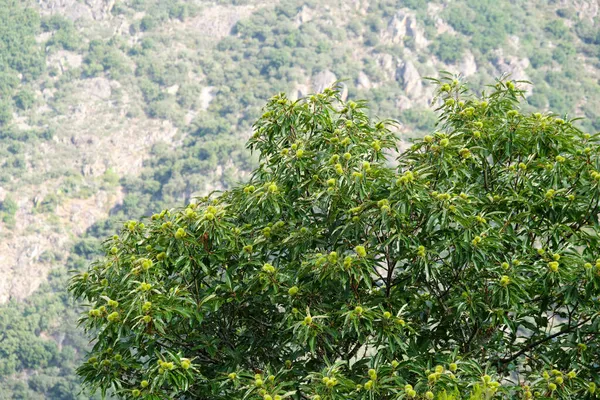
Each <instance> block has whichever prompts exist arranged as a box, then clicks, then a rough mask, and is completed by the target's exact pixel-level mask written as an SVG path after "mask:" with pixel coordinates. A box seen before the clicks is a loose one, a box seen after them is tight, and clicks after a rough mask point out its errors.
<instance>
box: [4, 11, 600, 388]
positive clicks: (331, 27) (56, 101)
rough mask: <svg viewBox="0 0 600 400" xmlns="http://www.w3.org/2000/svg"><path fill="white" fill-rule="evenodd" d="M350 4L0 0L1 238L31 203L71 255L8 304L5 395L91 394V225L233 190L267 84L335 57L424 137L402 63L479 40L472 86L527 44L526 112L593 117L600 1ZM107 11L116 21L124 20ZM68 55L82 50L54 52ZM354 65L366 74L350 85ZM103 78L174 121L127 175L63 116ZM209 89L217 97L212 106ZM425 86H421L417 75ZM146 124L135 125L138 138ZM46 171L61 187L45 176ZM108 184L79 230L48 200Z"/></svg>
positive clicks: (357, 91) (13, 230)
mask: <svg viewBox="0 0 600 400" xmlns="http://www.w3.org/2000/svg"><path fill="white" fill-rule="evenodd" d="M92 3H93V2H92ZM74 4H75V5H77V4H82V3H78V2H74ZM347 4H348V2H340V1H328V2H325V3H324V2H318V1H311V0H309V1H301V0H290V1H284V2H280V3H272V2H265V3H261V2H258V1H251V0H219V1H217V2H216V5H215V4H213V3H211V4H209V3H206V2H201V1H181V0H168V1H159V0H135V1H117V2H116V3H115V5H114V6H113V7H112V9H110V10H105V14H106V16H105V19H102V18H101V17H99V16H98V17H94V18H98V19H94V18H87V19H86V18H80V17H78V16H77V15H76V13H75V12H72V10H71V9H68V8H64V9H62V8H58V9H57V10H56V11H52V12H51V11H48V10H45V9H44V8H43V7H41V6H40V4H38V3H36V2H27V1H21V2H17V1H13V0H0V21H2V22H3V23H2V25H1V26H0V155H1V156H2V157H1V161H0V163H1V169H0V186H1V187H2V189H3V193H5V194H6V197H3V200H2V202H1V205H0V216H1V219H2V233H1V234H2V235H3V238H2V240H4V241H7V240H10V238H12V237H14V236H15V234H17V233H18V232H21V230H24V229H25V228H24V227H22V226H20V224H19V218H21V219H22V218H23V217H24V216H25V215H27V216H30V217H32V218H34V219H35V220H37V221H43V224H44V225H45V226H46V225H47V226H49V227H50V228H49V229H51V230H53V231H58V232H62V233H61V234H62V235H64V236H65V237H67V238H69V243H70V244H69V245H68V246H67V248H68V250H69V251H68V252H63V251H59V250H56V251H44V252H43V253H42V254H41V255H39V257H38V258H39V262H41V263H45V264H47V265H51V266H53V270H52V272H51V274H50V276H49V280H48V283H46V284H43V285H42V286H41V287H40V289H39V290H38V291H37V292H36V293H34V294H33V295H32V296H30V297H29V298H28V299H27V300H25V301H11V302H9V303H7V304H4V305H1V306H0V321H2V322H1V323H2V324H3V325H2V327H1V328H2V329H0V332H2V334H1V335H0V360H2V361H0V387H2V388H3V389H4V388H7V389H6V390H4V391H3V392H2V393H0V399H3V398H6V399H13V398H15V399H19V398H23V399H37V398H40V399H41V398H53V399H71V398H88V397H89V396H86V395H84V394H79V384H78V381H77V379H76V378H75V377H74V375H73V366H74V365H75V363H77V362H78V361H79V360H81V357H82V356H83V354H82V353H83V349H85V348H86V343H87V341H86V340H85V339H83V338H82V337H81V336H79V335H78V334H77V333H75V328H74V326H75V323H76V322H75V315H76V311H77V307H76V305H75V304H73V303H72V302H71V301H70V300H69V299H68V297H67V295H66V294H65V289H64V285H65V282H66V279H67V276H68V272H67V271H68V270H81V269H82V268H83V267H84V266H85V265H86V264H87V263H88V262H90V261H91V260H93V259H95V258H96V257H97V256H98V255H99V252H100V248H101V243H100V240H101V238H103V237H106V236H107V235H110V234H112V233H113V232H115V231H116V229H117V227H118V226H120V224H121V222H122V221H124V220H127V219H129V218H139V217H140V216H142V215H150V214H151V213H153V212H154V211H156V210H157V209H160V208H167V207H173V206H176V205H180V204H183V202H184V201H188V200H189V198H190V197H191V196H192V194H193V193H195V192H197V191H205V190H207V189H210V188H215V187H216V188H227V187H230V186H231V185H232V184H233V183H234V182H236V181H238V180H239V179H240V178H241V177H244V176H245V173H244V171H249V170H250V169H251V167H252V166H253V165H254V163H255V160H254V159H253V158H252V157H251V155H250V154H249V153H248V152H247V151H246V150H244V149H243V143H244V142H245V139H246V138H247V137H248V135H249V133H250V126H251V124H252V123H253V122H254V121H255V120H256V119H257V118H258V117H259V116H260V115H261V112H260V107H261V106H262V105H263V104H264V102H265V101H266V99H267V98H269V97H270V96H271V95H273V94H274V93H276V92H279V91H284V92H288V93H289V92H292V91H295V90H296V89H297V88H298V85H299V84H300V85H302V84H304V83H306V82H307V80H308V81H311V80H314V79H313V78H314V77H315V76H316V75H317V74H319V73H321V72H323V71H331V72H333V73H334V74H335V75H336V77H338V78H343V79H347V80H346V81H345V84H346V86H347V90H348V96H349V97H350V98H354V99H357V98H360V99H367V100H369V103H370V104H371V109H370V111H369V112H370V114H371V115H373V116H380V117H386V118H388V117H389V118H396V119H398V120H399V121H401V123H402V128H401V133H402V134H403V135H404V137H405V138H406V137H410V136H422V135H423V134H424V133H425V132H428V131H431V130H432V129H433V128H434V124H435V121H436V118H435V114H434V112H433V111H432V110H431V109H430V108H429V107H428V105H427V104H426V103H425V102H423V101H419V98H409V97H410V95H411V93H409V92H407V88H410V86H407V84H408V83H409V82H406V81H405V74H403V67H402V65H400V64H398V65H397V60H401V61H403V62H405V61H410V62H411V63H412V64H413V65H414V66H415V67H416V69H417V70H418V71H419V73H420V75H421V76H425V75H435V74H436V73H437V71H438V70H439V69H450V70H454V71H460V70H461V68H463V62H464V59H465V57H466V56H468V55H469V54H472V55H473V59H474V61H475V64H476V66H477V72H476V73H475V74H474V75H472V76H470V77H469V80H470V82H471V83H472V86H473V87H474V88H475V89H482V88H483V84H484V83H488V82H490V81H492V78H493V77H496V76H498V75H500V74H501V72H502V68H501V67H502V66H505V65H508V64H510V65H513V66H514V65H515V63H521V62H522V61H523V60H525V59H527V60H528V61H529V66H527V67H523V68H522V69H523V71H524V72H525V73H526V74H527V76H528V77H529V78H530V80H531V81H533V82H534V83H535V86H534V88H533V91H532V93H531V94H530V95H529V96H528V103H529V105H527V104H524V105H523V108H524V109H525V110H527V109H528V108H529V107H531V108H535V109H540V110H544V109H548V108H550V109H552V110H553V111H555V112H557V113H560V114H564V113H569V114H571V115H577V116H584V117H586V119H585V120H583V121H580V122H578V124H580V126H582V127H584V128H585V129H586V130H589V131H595V130H598V129H600V118H599V115H598V113H599V112H600V111H599V110H600V107H599V106H600V89H599V86H598V85H597V82H598V66H599V64H598V63H599V57H600V53H599V49H600V46H598V45H599V44H600V31H599V29H600V28H598V27H599V24H598V23H597V16H594V15H592V14H593V13H590V12H586V11H585V10H586V9H584V8H583V7H584V6H585V4H586V2H573V3H572V4H571V5H569V6H562V5H561V4H562V3H558V2H553V1H545V0H536V1H526V0H516V1H511V2H509V1H477V0H465V1H456V2H449V3H446V2H441V1H440V2H438V1H429V2H427V1H421V0H409V1H400V0H399V1H391V0H373V1H370V2H368V4H367V3H364V4H363V3H361V2H357V4H358V6H357V7H349V6H348V5H347ZM215 7H217V8H215ZM218 7H221V8H218ZM432 7H433V8H432ZM436 7H437V8H436ZM215 9H216V10H234V11H233V12H234V14H235V15H236V18H235V19H234V20H233V23H231V22H230V20H229V19H227V18H225V17H222V16H221V14H219V13H216V12H215V11H214V10H215ZM399 10H402V11H401V13H400V14H399ZM100 14H101V13H98V14H97V15H100ZM407 14H409V15H412V16H414V18H415V21H416V24H417V28H418V29H417V32H418V33H413V34H406V35H405V36H403V37H402V38H401V40H399V41H393V40H391V39H390V35H392V33H393V29H391V28H390V26H391V25H392V22H393V20H394V18H395V17H396V18H397V19H400V20H402V16H403V15H407ZM225 15H229V14H226V13H225ZM207 18H214V19H213V20H211V21H215V24H214V25H223V26H225V28H224V32H225V33H224V34H220V33H219V34H212V33H207V32H205V31H202V30H201V27H202V26H203V25H206V24H207V20H206V19H207ZM437 19H440V20H441V21H442V24H441V25H440V23H439V21H437ZM116 21H124V22H123V25H122V28H118V29H117V28H116V26H117V25H118V24H117V22H116ZM436 21H437V22H436ZM217 22H218V23H217ZM230 24H232V26H231V27H230V29H229V25H230ZM440 27H442V28H444V29H445V31H444V32H442V30H443V29H441V28H440ZM119 29H120V30H119ZM117 32H118V33H117ZM61 57H63V58H64V57H70V58H68V59H69V60H80V61H81V62H80V64H78V63H75V62H74V63H73V65H68V64H69V63H68V62H66V63H65V62H62V61H61V62H56V60H57V59H61V60H62V58H61ZM389 60H392V64H391V65H392V66H391V67H390V65H389ZM513 61H514V62H513ZM511 62H513V63H512V64H511ZM522 65H527V63H524V64H522ZM363 74H364V75H365V76H366V77H367V78H368V80H369V81H370V82H371V87H369V88H367V87H365V86H364V85H359V84H358V78H359V75H360V76H362V75H363ZM98 80H100V81H102V82H104V81H106V82H109V83H110V84H111V85H113V86H112V87H113V89H112V90H111V93H110V97H109V98H108V99H107V100H106V102H107V103H110V107H112V109H114V110H115V111H114V115H117V114H118V112H119V111H121V110H123V112H124V114H125V116H124V119H125V120H127V121H134V122H132V123H133V124H137V123H138V122H140V121H146V120H148V121H150V122H151V123H156V124H158V123H160V124H163V123H164V124H166V125H165V126H173V127H174V128H175V129H176V132H177V133H176V135H175V136H173V137H171V138H168V139H164V140H158V141H156V142H153V143H154V144H153V145H152V147H151V149H149V151H148V154H147V156H146V157H145V158H144V163H143V166H142V168H141V169H139V170H135V172H134V173H133V172H132V173H124V172H119V173H117V172H115V171H123V170H125V171H126V170H127V168H126V167H127V166H125V167H123V166H119V165H113V166H111V167H114V169H110V168H109V169H107V171H106V172H105V173H103V174H101V175H98V176H93V175H89V174H86V173H84V172H83V169H82V167H81V165H80V163H75V162H71V159H72V158H73V157H75V156H77V154H78V152H83V149H84V148H85V145H83V146H82V147H74V146H73V145H72V143H73V142H77V141H78V140H92V139H88V138H85V135H84V134H83V133H81V134H80V133H79V132H77V131H75V132H73V131H70V130H69V128H70V127H69V126H68V125H69V124H66V123H65V122H64V121H65V119H64V118H65V117H67V116H70V115H72V114H73V113H75V112H76V111H77V108H78V107H79V105H78V104H79V103H80V102H81V98H80V97H78V96H80V95H81V94H82V91H83V96H87V97H93V94H94V91H93V90H90V89H89V88H88V89H82V88H85V87H86V86H85V85H86V84H88V83H90V82H97V81H98ZM309 83H310V82H309ZM206 88H211V89H210V93H212V96H213V98H212V101H210V102H209V104H208V106H207V107H205V106H206V104H204V103H203V100H202V98H203V97H202V93H203V90H206ZM404 96H405V97H407V98H406V99H404V98H403V97H404ZM421 97H422V98H426V97H427V87H426V89H425V90H424V92H423V93H421ZM94 112H95V110H91V111H90V113H89V114H85V115H87V117H89V116H90V115H92V114H93V113H94ZM82 118H86V117H82ZM117 120H118V119H117V118H115V119H114V120H111V121H108V122H109V123H108V124H107V126H106V127H104V126H103V124H106V123H107V121H94V124H98V125H97V126H96V127H95V128H94V129H95V131H94V132H95V135H96V136H95V138H96V139H94V140H100V139H101V138H102V137H103V136H104V135H115V136H117V137H118V136H120V135H122V134H121V131H120V130H119V129H120V126H119V125H118V124H117V123H116V122H115V121H117ZM110 122H115V123H114V124H113V125H111V123H110ZM101 124H102V125H101ZM159 126H163V125H159ZM142 129H143V128H140V131H141V130H142ZM158 130H159V129H157V131H158ZM65 132H68V133H65ZM138 133H139V135H141V133H142V132H136V135H130V136H128V138H127V140H129V141H130V142H132V143H134V144H135V143H137V142H136V140H137V141H141V140H142V139H139V138H137V137H136V136H137V134H138ZM86 134H87V133H86ZM80 136H81V138H80ZM84 143H86V142H84ZM138 147H139V146H138ZM131 148H137V147H136V146H132V147H131ZM132 151H133V150H132ZM81 157H82V158H84V157H83V156H81ZM119 167H120V169H119ZM215 171H219V172H218V173H216V172H215ZM47 182H52V185H51V186H54V185H57V186H59V187H60V189H59V190H54V189H53V190H48V188H47V187H46V186H44V185H49V184H48V183H47ZM57 182H58V183H57ZM101 191H107V192H110V193H123V201H122V202H120V203H119V204H118V205H115V206H114V207H112V208H111V210H110V212H109V213H108V217H107V218H106V219H100V220H98V221H96V222H95V223H94V224H93V225H92V226H91V227H90V228H89V229H87V231H86V232H85V234H84V235H78V234H74V233H73V232H72V231H69V230H68V229H67V228H65V227H66V226H68V224H67V223H66V222H65V219H64V218H63V217H61V216H60V215H59V213H58V212H57V211H58V209H59V208H60V207H61V206H62V205H64V204H66V203H68V202H69V201H71V200H73V199H88V198H93V196H95V195H97V194H98V193H99V192H101ZM24 193H27V196H28V197H27V199H26V200H23V199H22V197H23V196H24ZM40 193H41V194H40ZM29 229H30V230H31V229H32V228H29ZM28 232H29V231H28ZM15 338H19V340H16V339H15ZM28 348H34V349H36V351H35V352H33V353H31V352H29V353H28V350H27V349H28Z"/></svg>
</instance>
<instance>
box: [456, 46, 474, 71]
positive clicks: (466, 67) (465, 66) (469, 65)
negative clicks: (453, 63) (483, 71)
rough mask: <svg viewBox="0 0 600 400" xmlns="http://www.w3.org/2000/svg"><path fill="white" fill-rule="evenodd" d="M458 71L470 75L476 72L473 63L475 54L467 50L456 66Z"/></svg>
mask: <svg viewBox="0 0 600 400" xmlns="http://www.w3.org/2000/svg"><path fill="white" fill-rule="evenodd" d="M458 72H459V73H461V74H463V75H464V76H471V75H473V74H475V73H476V72H477V64H476V63H475V56H474V55H473V53H471V51H469V50H467V51H466V52H465V56H464V57H463V59H462V61H461V62H460V64H459V66H458Z"/></svg>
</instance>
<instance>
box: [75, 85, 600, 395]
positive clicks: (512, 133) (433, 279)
mask: <svg viewBox="0 0 600 400" xmlns="http://www.w3.org/2000/svg"><path fill="white" fill-rule="evenodd" d="M434 84H436V87H437V92H436V93H437V95H436V99H435V104H438V105H439V108H438V109H437V111H438V112H439V123H438V126H437V129H438V130H437V131H436V132H433V133H432V134H431V135H427V136H425V137H424V138H422V139H419V140H415V141H414V143H413V144H412V146H411V147H410V148H409V149H408V150H406V151H404V152H402V153H401V154H400V155H399V156H397V154H398V153H397V152H396V146H397V145H398V143H399V141H398V137H397V136H396V134H395V132H396V131H397V129H396V128H395V126H394V123H393V121H378V122H374V121H371V120H370V118H369V117H368V116H367V113H366V104H365V103H364V102H360V101H357V102H353V101H349V102H347V103H346V102H344V101H342V100H341V99H340V95H339V92H338V91H337V90H336V88H330V89H326V90H325V91H324V92H323V93H319V94H315V95H312V96H310V97H308V98H303V99H300V100H298V101H290V100H288V99H287V98H286V97H285V96H284V95H277V96H275V97H273V98H272V99H271V100H269V102H268V104H267V105H266V108H265V112H264V114H263V116H262V117H261V118H260V119H259V120H258V121H257V122H256V123H255V125H254V134H253V136H252V138H251V139H250V140H249V142H248V147H249V149H250V150H252V151H254V152H257V153H258V155H259V162H260V164H259V166H258V168H257V169H256V170H255V171H254V172H253V174H252V177H251V179H250V180H249V181H248V182H247V183H246V184H244V185H241V186H239V187H235V188H233V189H231V190H227V191H224V192H221V193H216V194H215V193H213V194H211V195H209V196H207V197H204V198H199V199H196V200H194V201H192V202H191V204H189V205H188V206H186V207H184V208H180V209H172V210H163V211H162V212H160V213H158V214H156V215H153V216H152V217H151V218H148V219H144V220H143V221H129V222H127V223H125V226H124V228H123V230H122V232H121V233H120V235H117V236H114V237H112V238H109V239H108V240H107V241H106V256H105V257H104V258H102V259H100V260H98V261H97V262H95V263H93V264H92V265H91V266H90V267H89V269H88V270H87V271H86V272H83V273H79V274H78V275H76V276H74V278H73V279H72V283H71V287H70V290H71V292H72V293H73V294H74V296H75V297H77V298H81V299H83V300H84V301H85V302H86V303H87V304H88V305H89V312H88V313H87V314H85V315H84V316H82V320H81V322H82V324H83V326H84V327H85V329H86V330H87V331H88V332H89V333H90V334H91V335H92V337H93V339H94V341H93V349H92V350H91V354H90V355H89V360H88V361H87V362H85V363H84V364H83V365H81V367H80V368H79V371H78V372H79V374H80V375H81V376H82V378H83V380H84V381H85V382H86V383H87V384H88V385H89V387H90V388H91V389H94V390H101V391H102V392H107V391H108V392H112V393H114V394H116V395H117V396H119V397H121V398H126V399H129V398H144V399H263V400H279V399H296V400H300V399H313V400H318V399H321V400H325V399H440V400H443V399H446V400H447V399H472V400H479V399H531V398H538V399H550V398H555V399H589V398H595V396H596V395H597V391H596V385H598V384H600V378H599V375H600V336H599V331H600V326H599V324H600V312H599V311H600V300H599V296H600V247H599V236H598V234H599V232H600V230H599V226H598V222H599V221H598V214H599V195H600V189H599V188H600V186H599V184H600V172H599V171H600V159H599V152H598V150H599V141H598V135H590V134H586V133H583V132H582V131H581V130H579V129H578V128H577V127H575V126H574V125H573V121H572V120H568V119H561V118H558V117H557V116H555V115H553V114H551V113H532V114H530V113H524V112H522V111H521V110H520V108H519V103H520V101H522V100H523V93H524V92H523V89H522V86H523V85H524V83H523V82H515V81H507V80H498V81H497V83H496V84H494V85H491V86H490V87H489V88H488V89H487V91H486V92H484V93H483V94H481V95H476V94H474V93H472V92H471V91H469V90H468V88H467V87H466V86H465V85H464V84H462V83H461V82H459V81H458V80H456V79H453V77H450V76H444V77H443V78H442V79H440V80H434ZM396 156H397V158H396V159H395V160H394V159H393V158H394V157H396Z"/></svg>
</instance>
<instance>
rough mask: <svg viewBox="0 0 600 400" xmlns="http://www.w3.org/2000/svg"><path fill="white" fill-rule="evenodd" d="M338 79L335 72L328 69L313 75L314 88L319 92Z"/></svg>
mask: <svg viewBox="0 0 600 400" xmlns="http://www.w3.org/2000/svg"><path fill="white" fill-rule="evenodd" d="M336 80H337V77H336V76H335V74H334V73H333V72H331V71H330V70H328V69H326V70H324V71H321V72H319V73H317V74H316V75H315V76H313V77H312V89H313V90H314V91H315V92H317V93H319V92H322V91H323V90H324V89H325V88H326V87H329V86H331V85H332V84H333V83H334V82H335V81H336Z"/></svg>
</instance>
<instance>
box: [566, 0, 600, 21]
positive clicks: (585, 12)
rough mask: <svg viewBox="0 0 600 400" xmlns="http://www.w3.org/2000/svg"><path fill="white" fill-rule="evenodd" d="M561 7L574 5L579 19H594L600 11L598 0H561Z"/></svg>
mask: <svg viewBox="0 0 600 400" xmlns="http://www.w3.org/2000/svg"><path fill="white" fill-rule="evenodd" d="M560 5H561V7H573V8H574V9H575V11H577V16H578V17H579V19H587V20H590V21H593V20H594V18H596V16H598V12H599V11H600V2H598V0H560Z"/></svg>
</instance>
